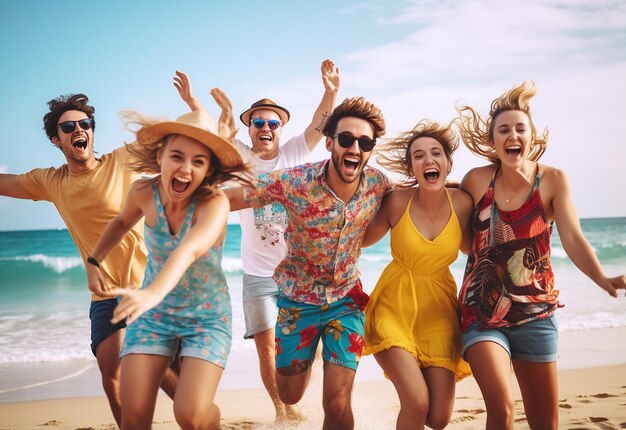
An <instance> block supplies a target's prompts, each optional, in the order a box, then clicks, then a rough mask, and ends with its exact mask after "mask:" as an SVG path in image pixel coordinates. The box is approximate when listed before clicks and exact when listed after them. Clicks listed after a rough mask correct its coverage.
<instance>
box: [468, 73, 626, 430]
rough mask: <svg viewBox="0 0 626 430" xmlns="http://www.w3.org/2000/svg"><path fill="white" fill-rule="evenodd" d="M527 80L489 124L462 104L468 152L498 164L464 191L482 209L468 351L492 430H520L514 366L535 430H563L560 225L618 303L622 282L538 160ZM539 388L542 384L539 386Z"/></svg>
mask: <svg viewBox="0 0 626 430" xmlns="http://www.w3.org/2000/svg"><path fill="white" fill-rule="evenodd" d="M535 93H536V89H535V86H534V84H532V83H527V82H524V83H523V84H521V85H520V86H517V87H514V88H512V89H511V90H509V91H507V92H506V93H504V94H503V95H502V96H500V97H499V98H497V99H496V100H494V101H493V103H492V104H491V111H490V112H489V117H488V118H487V120H486V121H484V120H483V119H482V118H481V117H480V115H479V114H478V113H477V112H476V111H475V110H474V109H472V108H471V107H468V106H463V107H460V108H459V109H458V110H459V113H460V117H459V119H458V124H459V128H460V133H461V137H462V138H463V141H464V143H465V145H466V146H467V147H468V148H469V149H470V151H472V152H473V153H474V154H476V155H478V156H481V157H483V158H486V159H488V160H489V161H491V164H490V165H487V166H484V167H479V168H476V169H473V170H471V171H469V172H468V173H467V174H466V175H465V177H464V178H463V181H462V183H461V187H462V188H463V189H464V190H466V191H467V192H468V193H470V195H471V196H472V197H473V199H474V201H475V202H478V203H477V205H476V207H475V208H474V216H473V220H472V227H473V229H474V233H475V234H474V240H473V243H472V249H471V252H470V254H469V256H468V261H467V266H466V269H465V277H464V280H463V285H462V288H461V292H460V297H459V303H461V318H462V324H461V330H462V332H463V334H462V337H463V353H464V356H465V358H466V359H467V361H469V363H470V366H471V368H472V372H473V373H474V377H475V378H476V381H477V382H478V385H479V386H480V389H481V392H482V394H483V397H484V399H485V404H486V407H487V429H498V430H501V429H513V417H514V413H513V412H514V400H513V392H512V389H511V384H510V372H511V370H510V369H511V362H512V364H513V369H514V371H515V376H516V378H517V381H518V383H519V386H520V390H521V393H522V398H523V401H524V410H525V412H526V418H527V420H528V424H529V426H530V428H532V429H556V428H557V427H558V387H557V374H556V359H557V357H558V350H557V337H558V334H557V322H556V317H555V316H554V312H555V310H556V309H557V308H559V307H560V306H562V305H561V304H560V303H559V301H558V295H559V291H558V290H556V289H555V288H554V276H553V273H552V267H551V264H550V235H551V232H552V224H553V223H554V222H556V225H557V227H558V229H559V233H560V237H561V242H562V244H563V248H564V249H565V252H566V253H567V254H568V256H569V257H570V258H571V260H572V261H573V262H574V264H576V266H577V267H578V268H579V269H580V270H581V271H582V272H583V273H585V274H586V275H587V276H589V278H591V279H592V280H593V281H594V282H595V283H596V284H597V285H598V286H600V287H601V288H602V289H603V290H605V291H606V292H608V293H609V294H610V295H612V296H614V297H616V296H617V291H616V290H617V289H625V288H626V281H625V279H624V276H617V277H613V278H609V277H607V276H606V275H605V273H604V271H603V270H602V268H601V266H600V263H599V261H598V259H597V258H596V256H595V254H594V252H593V250H592V248H591V246H590V245H589V243H588V242H587V240H586V239H585V237H584V236H583V233H582V231H581V229H580V223H579V219H578V216H577V214H576V209H575V207H574V203H573V200H572V195H571V191H570V188H569V184H568V181H567V178H566V176H565V173H564V172H563V171H561V170H559V169H556V168H554V167H551V166H547V165H544V164H539V163H537V160H538V159H539V157H540V156H541V155H542V154H543V152H544V151H545V149H546V145H547V132H544V133H543V134H542V135H540V136H537V132H536V130H535V126H534V124H533V122H532V119H531V116H530V106H529V100H530V99H531V98H532V97H533V96H534V95H535ZM538 384H540V385H538Z"/></svg>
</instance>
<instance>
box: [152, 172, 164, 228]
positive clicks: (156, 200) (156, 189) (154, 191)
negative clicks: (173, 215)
mask: <svg viewBox="0 0 626 430" xmlns="http://www.w3.org/2000/svg"><path fill="white" fill-rule="evenodd" d="M150 187H151V188H152V194H153V195H154V203H155V205H156V210H157V224H158V222H159V221H158V220H159V219H160V218H161V216H162V214H164V212H165V210H164V209H163V203H162V202H161V195H160V194H159V187H158V186H157V181H154V182H152V184H150Z"/></svg>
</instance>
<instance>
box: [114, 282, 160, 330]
mask: <svg viewBox="0 0 626 430" xmlns="http://www.w3.org/2000/svg"><path fill="white" fill-rule="evenodd" d="M109 293H110V294H113V295H115V296H121V297H122V300H121V301H120V302H119V304H118V305H117V306H116V307H115V310H114V311H113V318H112V319H111V324H117V323H118V322H120V321H122V320H123V319H124V318H128V319H127V320H126V324H131V323H132V322H133V321H135V320H137V318H139V316H141V314H143V313H144V312H146V311H148V310H150V309H152V308H153V307H155V306H156V305H158V304H159V303H161V300H163V297H161V296H160V295H159V294H158V293H155V292H154V291H153V290H151V289H149V288H143V289H141V290H136V289H131V288H114V289H112V290H111V291H109Z"/></svg>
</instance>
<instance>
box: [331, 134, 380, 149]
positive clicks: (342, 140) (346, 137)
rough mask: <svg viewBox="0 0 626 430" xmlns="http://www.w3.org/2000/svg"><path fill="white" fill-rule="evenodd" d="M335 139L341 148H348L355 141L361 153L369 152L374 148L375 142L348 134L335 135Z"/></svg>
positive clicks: (364, 137) (365, 137)
mask: <svg viewBox="0 0 626 430" xmlns="http://www.w3.org/2000/svg"><path fill="white" fill-rule="evenodd" d="M335 137H336V138H337V142H339V146H341V147H342V148H350V147H351V146H352V144H353V143H354V141H355V140H356V141H358V142H359V148H361V151H363V152H370V151H371V150H372V149H374V146H376V141H375V140H373V139H370V138H369V137H367V136H361V137H354V136H352V134H350V133H347V132H343V133H338V134H336V135H335Z"/></svg>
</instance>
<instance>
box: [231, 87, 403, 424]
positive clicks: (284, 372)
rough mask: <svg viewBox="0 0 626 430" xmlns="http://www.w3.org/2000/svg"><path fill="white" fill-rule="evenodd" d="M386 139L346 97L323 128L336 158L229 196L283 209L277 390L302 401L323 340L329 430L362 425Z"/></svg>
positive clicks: (369, 107) (363, 104)
mask: <svg viewBox="0 0 626 430" xmlns="http://www.w3.org/2000/svg"><path fill="white" fill-rule="evenodd" d="M384 132H385V120H384V118H383V116H382V113H381V111H380V109H378V108H377V107H376V106H374V105H373V104H372V103H370V102H368V101H366V100H365V99H363V98H362V97H355V98H350V99H346V100H344V102H343V103H341V104H340V105H339V106H337V107H336V108H335V110H334V111H333V113H332V114H331V116H330V117H329V119H328V121H327V123H326V125H325V127H324V129H323V134H324V136H326V149H328V151H330V153H331V159H330V160H325V161H322V162H317V163H310V164H305V165H303V166H299V167H295V168H291V169H284V170H277V171H274V172H272V173H269V174H265V175H261V176H260V177H259V183H258V188H257V189H256V190H245V191H242V190H241V189H239V190H233V189H231V190H228V191H227V193H228V194H229V197H230V198H231V209H232V210H238V209H241V208H243V207H249V206H251V207H262V206H265V205H267V204H270V203H272V202H278V203H281V204H282V205H283V206H284V207H285V209H286V211H287V217H288V226H287V230H286V231H285V241H286V243H287V254H286V256H285V258H284V259H283V261H282V262H281V263H280V264H279V265H278V267H277V268H276V271H275V273H274V279H275V280H276V283H277V284H278V286H279V288H280V299H279V300H278V306H279V315H278V320H277V323H276V367H277V373H278V375H277V382H278V389H279V394H280V397H281V400H282V401H283V402H285V403H286V404H295V403H297V402H298V401H299V400H300V399H301V398H302V396H303V394H304V392H305V390H306V387H307V384H308V381H309V377H310V373H311V364H312V362H313V358H314V355H315V350H316V348H317V344H318V343H319V340H320V338H321V339H322V342H323V345H324V348H323V357H324V361H325V363H324V373H325V375H324V391H323V405H324V412H325V418H324V428H332V429H351V428H353V427H354V418H353V415H352V408H351V404H350V397H351V392H352V385H353V382H354V376H355V373H356V369H357V365H358V362H359V359H360V357H361V349H362V346H363V320H364V315H363V309H364V308H365V305H366V304H367V300H368V296H367V294H365V293H364V292H363V290H362V287H361V281H360V279H359V271H358V267H357V262H358V259H359V256H360V254H361V241H362V239H363V235H364V233H365V228H366V227H367V224H368V222H369V220H370V219H371V218H372V217H373V216H374V214H375V213H376V211H377V209H378V206H379V205H380V202H381V200H382V199H383V197H384V196H385V194H387V192H389V191H390V189H391V185H390V182H389V180H388V179H387V178H386V177H385V176H384V175H383V174H382V173H380V172H379V171H377V170H375V169H373V168H370V167H366V165H367V162H368V160H369V158H370V155H371V151H372V149H373V148H374V145H375V143H376V138H377V137H379V136H381V135H383V134H384Z"/></svg>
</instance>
